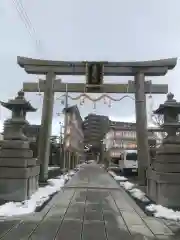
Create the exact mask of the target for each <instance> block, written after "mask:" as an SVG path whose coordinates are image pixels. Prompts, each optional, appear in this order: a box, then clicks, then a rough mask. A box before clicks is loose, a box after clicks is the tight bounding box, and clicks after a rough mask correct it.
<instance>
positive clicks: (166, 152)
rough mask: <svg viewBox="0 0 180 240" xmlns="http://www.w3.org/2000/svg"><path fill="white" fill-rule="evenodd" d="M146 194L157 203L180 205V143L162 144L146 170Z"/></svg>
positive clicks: (170, 205)
mask: <svg viewBox="0 0 180 240" xmlns="http://www.w3.org/2000/svg"><path fill="white" fill-rule="evenodd" d="M147 179H148V196H149V197H150V198H151V199H152V200H153V201H155V202H156V203H157V204H160V205H163V206H166V207H170V208H174V207H180V144H177V145H175V144H164V145H163V146H161V148H160V149H159V150H158V151H157V156H156V160H155V161H154V162H153V164H152V168H151V169H149V170H148V173H147Z"/></svg>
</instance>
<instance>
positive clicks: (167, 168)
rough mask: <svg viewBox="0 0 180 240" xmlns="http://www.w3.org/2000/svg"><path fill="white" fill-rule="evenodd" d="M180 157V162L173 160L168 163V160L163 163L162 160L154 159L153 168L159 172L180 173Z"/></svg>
mask: <svg viewBox="0 0 180 240" xmlns="http://www.w3.org/2000/svg"><path fill="white" fill-rule="evenodd" d="M179 159H180V158H179ZM179 159H178V162H177V161H176V162H175V161H173V162H169V163H167V162H166V163H163V162H162V161H161V162H159V161H158V162H157V161H154V162H153V164H152V165H153V169H154V170H155V171H157V172H164V173H168V172H171V173H177V172H178V173H180V162H179Z"/></svg>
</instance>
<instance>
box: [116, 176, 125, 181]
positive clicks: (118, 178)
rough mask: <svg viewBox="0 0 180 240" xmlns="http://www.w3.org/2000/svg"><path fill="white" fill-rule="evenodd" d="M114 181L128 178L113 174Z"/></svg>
mask: <svg viewBox="0 0 180 240" xmlns="http://www.w3.org/2000/svg"><path fill="white" fill-rule="evenodd" d="M114 179H115V180H116V181H127V180H128V179H127V178H126V177H124V176H114Z"/></svg>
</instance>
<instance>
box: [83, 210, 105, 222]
mask: <svg viewBox="0 0 180 240" xmlns="http://www.w3.org/2000/svg"><path fill="white" fill-rule="evenodd" d="M84 220H89V221H91V220H92V221H93V220H96V221H103V215H102V212H97V211H86V212H85V213H84Z"/></svg>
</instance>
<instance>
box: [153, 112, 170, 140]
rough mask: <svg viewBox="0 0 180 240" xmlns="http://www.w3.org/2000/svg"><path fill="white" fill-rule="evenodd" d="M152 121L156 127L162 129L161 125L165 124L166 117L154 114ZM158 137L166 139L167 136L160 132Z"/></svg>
mask: <svg viewBox="0 0 180 240" xmlns="http://www.w3.org/2000/svg"><path fill="white" fill-rule="evenodd" d="M151 120H152V122H153V124H154V125H155V126H157V127H161V125H162V124H163V123H164V116H163V115H160V114H153V115H152V117H151ZM158 135H159V136H160V137H161V138H165V137H166V136H167V134H166V132H159V133H158Z"/></svg>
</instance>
